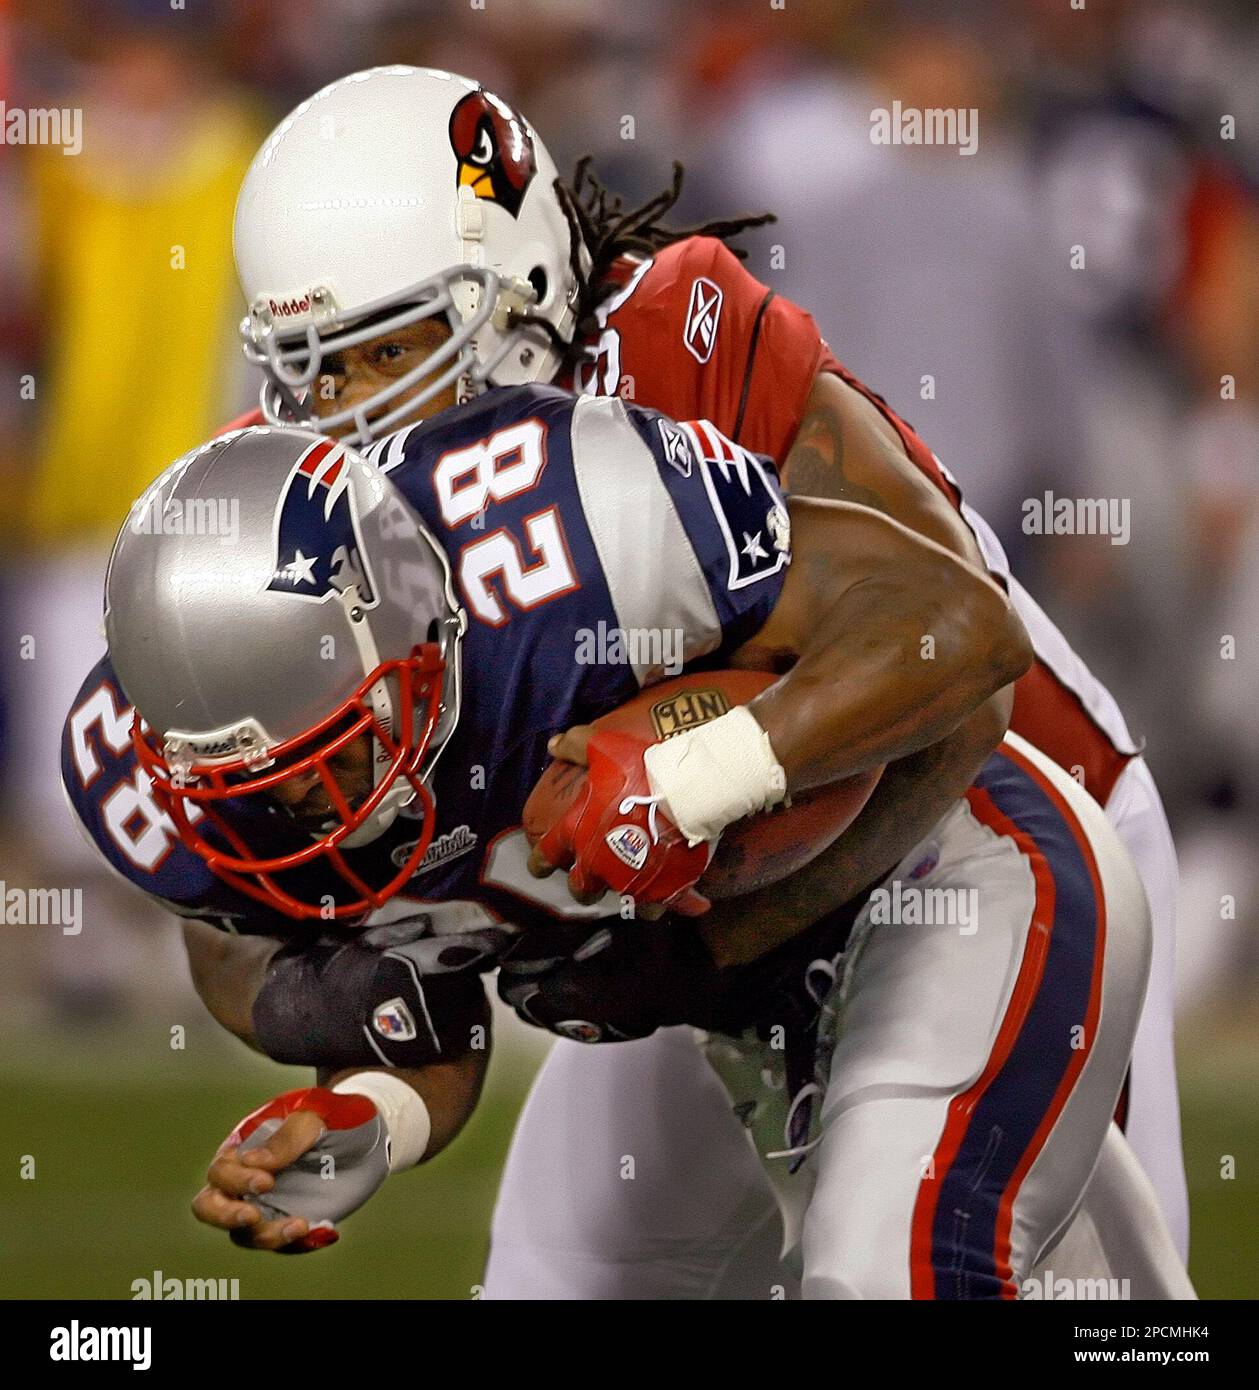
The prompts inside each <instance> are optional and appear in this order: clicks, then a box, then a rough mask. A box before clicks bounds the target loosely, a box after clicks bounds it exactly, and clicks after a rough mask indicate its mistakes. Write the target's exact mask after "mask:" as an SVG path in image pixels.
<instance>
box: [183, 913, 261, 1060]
mask: <svg viewBox="0 0 1259 1390" xmlns="http://www.w3.org/2000/svg"><path fill="white" fill-rule="evenodd" d="M281 945H282V943H281V942H279V941H277V940H276V939H275V938H274V937H270V936H235V935H233V934H232V933H231V932H225V931H220V930H219V929H218V928H217V927H212V926H210V924H209V923H208V922H191V921H190V922H185V923H184V949H185V950H186V951H187V953H188V968H189V970H190V971H191V973H192V983H193V987H194V988H195V989H196V991H197V993H198V994H199V995H200V996H201V1002H202V1003H203V1004H204V1005H205V1006H206V1008H207V1009H208V1010H209V1012H210V1016H211V1017H212V1018H213V1019H214V1021H215V1022H216V1023H218V1024H220V1025H221V1026H222V1027H224V1028H226V1029H227V1031H228V1032H229V1033H231V1034H233V1035H234V1036H236V1037H238V1038H239V1039H240V1040H241V1042H243V1043H245V1044H247V1045H248V1046H249V1047H252V1048H253V1049H254V1051H255V1052H261V1051H262V1049H261V1048H260V1047H259V1046H258V1041H257V1039H256V1038H255V1037H254V1026H253V1007H254V1000H255V999H256V998H257V997H258V991H259V990H260V989H261V988H262V983H263V981H264V980H265V979H266V977H267V967H268V966H269V965H270V963H271V957H272V956H274V955H275V953H276V952H277V951H278V950H279V949H280V947H281Z"/></svg>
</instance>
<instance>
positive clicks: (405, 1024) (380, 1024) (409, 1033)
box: [372, 999, 415, 1042]
mask: <svg viewBox="0 0 1259 1390" xmlns="http://www.w3.org/2000/svg"><path fill="white" fill-rule="evenodd" d="M372 1027H373V1028H374V1029H375V1030H376V1031H377V1032H378V1033H379V1034H380V1036H381V1037H382V1038H388V1039H389V1041H390V1042H410V1041H411V1039H412V1038H414V1037H415V1020H414V1019H413V1018H412V1017H411V1011H410V1009H408V1008H407V1006H406V1004H405V1003H403V1001H402V1000H401V999H387V1000H386V1001H385V1002H384V1003H383V1004H378V1005H377V1006H376V1008H375V1010H374V1012H373V1013H372Z"/></svg>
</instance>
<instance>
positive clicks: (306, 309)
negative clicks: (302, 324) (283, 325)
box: [267, 294, 310, 319]
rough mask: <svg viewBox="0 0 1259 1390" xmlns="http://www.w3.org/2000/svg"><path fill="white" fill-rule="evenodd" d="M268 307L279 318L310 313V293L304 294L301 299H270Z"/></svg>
mask: <svg viewBox="0 0 1259 1390" xmlns="http://www.w3.org/2000/svg"><path fill="white" fill-rule="evenodd" d="M267 308H268V309H270V310H271V312H272V313H273V314H274V315H275V316H276V318H278V319H291V318H295V317H296V316H297V315H298V314H308V313H310V295H308V294H304V295H303V296H302V297H301V299H268V300H267Z"/></svg>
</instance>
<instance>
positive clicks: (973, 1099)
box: [909, 787, 1055, 1299]
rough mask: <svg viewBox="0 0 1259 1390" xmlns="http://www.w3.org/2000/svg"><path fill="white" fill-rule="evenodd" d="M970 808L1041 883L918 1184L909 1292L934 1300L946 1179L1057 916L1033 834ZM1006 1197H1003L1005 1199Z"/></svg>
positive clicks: (1009, 1293) (978, 800)
mask: <svg viewBox="0 0 1259 1390" xmlns="http://www.w3.org/2000/svg"><path fill="white" fill-rule="evenodd" d="M966 799H967V801H969V803H970V808H971V812H972V813H973V815H974V816H975V818H976V820H978V821H979V822H980V823H981V824H983V825H987V826H990V827H991V828H992V829H993V830H995V831H996V832H997V834H999V835H1005V836H1007V837H1009V838H1010V839H1012V840H1013V841H1014V842H1015V843H1016V844H1017V845H1018V847H1019V849H1020V850H1021V851H1022V853H1023V854H1024V855H1025V856H1026V858H1027V861H1028V863H1029V865H1030V866H1031V870H1032V876H1033V879H1034V880H1035V883H1036V901H1035V905H1034V906H1033V908H1032V925H1031V927H1030V929H1029V931H1028V933H1027V942H1026V944H1025V945H1024V947H1023V959H1022V961H1021V962H1020V964H1019V973H1018V977H1017V979H1016V980H1015V982H1014V989H1013V990H1012V991H1011V993H1010V1002H1009V1003H1008V1004H1007V1005H1006V1010H1005V1016H1004V1017H1003V1018H1002V1020H1001V1027H1000V1028H999V1029H998V1030H997V1038H996V1041H995V1042H994V1043H993V1046H992V1051H991V1052H990V1053H989V1054H988V1061H987V1063H986V1065H985V1066H984V1069H983V1071H982V1072H980V1074H979V1077H978V1079H977V1080H976V1081H975V1082H974V1084H973V1085H972V1086H970V1087H969V1088H968V1089H967V1090H965V1091H963V1092H962V1093H961V1094H960V1095H956V1096H954V1097H953V1099H952V1100H951V1101H950V1102H949V1112H948V1116H947V1118H946V1119H945V1122H944V1131H943V1133H942V1134H941V1135H940V1139H939V1142H938V1143H937V1144H936V1147H935V1152H934V1153H933V1154H932V1156H931V1174H932V1175H931V1176H930V1177H927V1178H924V1179H923V1181H922V1183H921V1184H920V1186H919V1188H918V1200H917V1201H916V1202H915V1203H914V1215H913V1224H912V1226H911V1230H910V1246H909V1251H910V1254H909V1260H910V1281H909V1287H910V1297H911V1298H924V1299H930V1298H934V1297H935V1264H934V1261H933V1260H932V1246H933V1244H934V1242H933V1237H932V1231H933V1229H934V1227H935V1216H936V1204H937V1202H938V1201H939V1197H940V1189H941V1187H942V1186H943V1183H944V1178H945V1176H946V1175H947V1173H948V1171H949V1169H950V1168H951V1167H952V1165H953V1161H954V1159H955V1158H956V1157H957V1152H958V1150H959V1149H960V1148H961V1146H962V1140H963V1139H964V1138H965V1136H966V1130H967V1128H968V1126H969V1125H970V1119H971V1115H972V1114H973V1112H974V1110H975V1107H976V1105H977V1104H978V1103H979V1100H980V1097H981V1096H982V1095H983V1094H984V1092H985V1091H986V1090H987V1089H988V1088H989V1086H991V1085H992V1083H993V1081H994V1080H995V1079H996V1077H997V1075H998V1073H999V1072H1000V1071H1001V1068H1002V1067H1003V1066H1004V1065H1005V1063H1006V1059H1007V1058H1008V1057H1009V1055H1010V1051H1011V1049H1012V1048H1013V1046H1014V1041H1015V1039H1016V1038H1017V1037H1018V1035H1019V1032H1020V1030H1021V1029H1022V1027H1023V1024H1024V1022H1025V1021H1026V1019H1027V1014H1028V1011H1029V1009H1030V1008H1031V1003H1032V1000H1033V999H1034V998H1035V997H1036V991H1037V990H1038V989H1039V988H1040V979H1041V973H1042V972H1043V970H1044V968H1045V956H1046V955H1047V954H1048V951H1049V938H1050V935H1051V934H1052V932H1053V921H1054V900H1055V889H1054V878H1053V873H1052V871H1051V870H1050V868H1049V864H1048V863H1047V862H1046V860H1045V857H1044V855H1042V854H1041V852H1040V850H1039V849H1037V847H1036V844H1035V842H1034V841H1033V840H1032V838H1031V837H1030V836H1029V835H1027V834H1025V833H1024V832H1023V831H1022V830H1020V829H1019V828H1018V826H1017V825H1015V824H1014V822H1013V821H1012V820H1010V819H1009V818H1008V817H1007V816H1005V815H1003V814H1002V813H1001V812H1000V811H999V810H997V808H996V806H995V805H993V802H992V799H991V798H990V797H989V795H988V793H987V792H985V791H981V790H980V789H979V788H977V787H972V788H971V789H970V791H968V792H967V793H966ZM1003 1200H1004V1198H1003ZM997 1275H998V1277H999V1278H1001V1279H1003V1280H1005V1281H1006V1287H1005V1288H1003V1291H1002V1297H1003V1298H1014V1297H1015V1295H1016V1292H1017V1291H1016V1290H1015V1288H1014V1285H1013V1282H1012V1281H1011V1280H1010V1274H1009V1268H1008V1266H1007V1267H1006V1268H1004V1269H1003V1268H1002V1265H1001V1263H1000V1261H998V1263H997Z"/></svg>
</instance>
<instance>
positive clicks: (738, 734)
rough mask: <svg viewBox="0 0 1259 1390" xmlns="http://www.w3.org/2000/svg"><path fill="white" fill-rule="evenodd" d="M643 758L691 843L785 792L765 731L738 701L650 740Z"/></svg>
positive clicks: (671, 814)
mask: <svg viewBox="0 0 1259 1390" xmlns="http://www.w3.org/2000/svg"><path fill="white" fill-rule="evenodd" d="M643 763H644V765H645V766H646V768H647V781H648V783H649V784H650V786H651V790H652V792H653V794H654V795H656V796H658V797H660V799H661V800H662V801H663V802H664V806H663V808H662V809H663V810H664V811H665V812H666V813H667V814H668V816H669V819H670V820H672V822H673V823H674V825H676V826H677V827H678V829H679V830H680V831H681V832H682V833H683V834H684V835H685V836H686V838H687V839H688V840H689V841H690V843H691V844H693V845H697V844H699V842H700V841H701V840H713V839H716V837H717V836H718V835H720V834H721V832H722V831H723V830H724V829H725V828H726V826H728V825H729V824H730V823H731V822H732V821H736V820H742V819H743V817H744V816H750V815H754V814H755V813H756V812H758V811H768V810H769V808H770V807H771V806H777V805H778V803H779V802H780V801H782V800H783V798H784V797H785V796H786V794H787V778H786V774H785V773H784V772H783V770H782V767H781V766H780V765H779V762H778V759H777V758H776V757H775V756H774V750H773V748H772V747H771V746H770V742H769V735H768V734H767V733H766V732H765V730H764V729H762V728H761V726H760V725H759V724H758V723H757V722H756V717H755V716H754V715H753V714H752V713H751V711H750V710H747V709H745V708H744V707H743V706H742V705H740V706H738V707H737V708H736V709H732V710H730V711H729V713H727V714H723V715H722V716H721V718H720V719H714V720H713V721H712V723H711V724H701V725H699V726H698V728H694V729H688V730H687V731H686V733H684V734H676V735H675V736H674V737H673V738H668V739H665V740H664V742H663V743H654V744H652V746H651V747H650V748H648V749H647V751H646V753H644V754H643Z"/></svg>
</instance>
